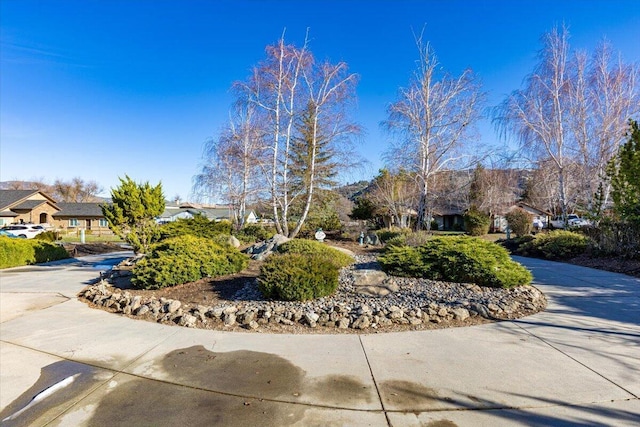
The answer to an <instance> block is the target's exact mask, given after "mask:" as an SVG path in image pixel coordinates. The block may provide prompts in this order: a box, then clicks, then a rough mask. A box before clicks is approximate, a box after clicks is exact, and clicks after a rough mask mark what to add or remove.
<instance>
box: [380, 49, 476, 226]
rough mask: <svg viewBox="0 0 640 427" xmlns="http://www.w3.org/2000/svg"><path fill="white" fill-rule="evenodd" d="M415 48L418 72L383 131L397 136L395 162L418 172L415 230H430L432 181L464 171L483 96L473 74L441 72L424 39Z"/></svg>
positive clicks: (391, 108) (393, 107)
mask: <svg viewBox="0 0 640 427" xmlns="http://www.w3.org/2000/svg"><path fill="white" fill-rule="evenodd" d="M416 44H417V47H418V51H419V54H420V57H419V62H418V69H417V70H416V71H415V74H414V78H413V79H412V80H411V81H410V83H409V86H408V87H407V88H403V89H400V92H399V95H398V100H397V101H396V102H394V103H392V104H391V105H390V106H389V108H388V117H389V118H388V119H387V120H386V121H385V122H383V126H384V127H385V128H386V129H387V130H389V131H390V132H391V133H392V134H393V135H394V136H396V137H397V140H396V141H395V143H394V144H393V146H392V151H391V152H390V154H389V158H390V160H391V161H392V162H393V163H394V164H395V165H396V166H399V167H403V168H404V169H406V170H407V171H410V172H415V173H416V176H417V179H418V185H419V186H420V197H419V202H418V207H417V211H418V218H417V221H416V228H417V229H423V228H426V229H427V230H428V229H430V219H431V216H432V210H433V202H434V198H433V196H432V192H431V189H430V186H431V185H432V180H433V178H434V177H435V175H436V174H437V173H438V172H440V171H442V170H444V169H445V168H454V167H456V164H458V166H460V163H461V160H462V159H463V158H465V157H466V156H465V155H464V153H463V150H462V149H463V147H464V146H465V144H466V143H467V142H469V141H471V140H473V136H474V135H473V132H472V128H473V124H474V123H475V122H476V121H477V120H478V119H479V117H480V112H479V111H480V106H481V104H482V102H483V100H484V95H483V93H482V92H481V90H480V85H479V84H478V82H477V80H476V77H475V76H474V74H473V72H472V71H471V70H465V71H464V72H463V73H462V74H461V75H460V76H458V77H454V76H451V75H449V74H446V73H442V72H441V71H440V64H439V63H438V60H437V58H436V55H435V53H434V51H433V49H432V48H431V46H430V44H429V43H426V42H423V40H422V37H419V38H417V39H416ZM468 164H469V163H467V165H466V166H468Z"/></svg>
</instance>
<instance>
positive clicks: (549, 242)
mask: <svg viewBox="0 0 640 427" xmlns="http://www.w3.org/2000/svg"><path fill="white" fill-rule="evenodd" d="M588 245H589V238H587V237H586V236H583V235H582V234H579V233H576V232H574V231H566V230H554V231H551V232H549V233H545V234H538V235H537V236H536V237H535V239H533V240H530V241H528V242H526V243H524V244H522V245H521V246H520V249H519V252H520V253H522V255H525V256H533V257H538V258H546V259H550V260H563V259H569V258H573V257H576V256H578V255H580V254H582V253H584V251H585V250H586V249H587V246H588Z"/></svg>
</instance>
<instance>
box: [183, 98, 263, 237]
mask: <svg viewBox="0 0 640 427" xmlns="http://www.w3.org/2000/svg"><path fill="white" fill-rule="evenodd" d="M254 108H255V107H254V106H253V105H250V104H249V105H247V104H243V103H238V104H237V105H236V106H235V108H234V109H233V111H232V114H231V117H230V120H229V123H228V125H227V126H226V127H225V128H224V129H223V130H222V132H221V133H220V135H219V136H218V138H217V139H210V140H208V141H207V142H206V143H205V147H204V155H203V157H204V159H205V163H204V165H203V166H202V169H201V172H200V174H198V175H196V176H195V178H194V189H195V190H196V191H199V192H204V193H205V194H208V195H211V194H214V195H216V196H217V197H218V198H221V199H222V200H224V201H225V203H227V204H228V205H229V207H230V209H231V212H232V215H233V218H234V223H235V225H236V226H237V227H238V228H242V226H243V225H244V221H245V218H246V210H247V203H249V202H251V201H253V200H254V199H255V197H256V195H257V194H258V193H259V192H260V191H262V190H263V188H262V187H261V183H262V181H263V180H262V170H263V169H262V167H263V163H264V142H263V138H262V133H261V132H262V129H261V127H260V126H259V123H258V121H257V120H258V119H257V117H256V114H255V112H254Z"/></svg>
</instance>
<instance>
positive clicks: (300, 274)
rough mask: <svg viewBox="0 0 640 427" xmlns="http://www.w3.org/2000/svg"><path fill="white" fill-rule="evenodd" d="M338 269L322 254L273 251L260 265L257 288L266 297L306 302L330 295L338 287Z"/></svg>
mask: <svg viewBox="0 0 640 427" xmlns="http://www.w3.org/2000/svg"><path fill="white" fill-rule="evenodd" d="M338 271H339V269H338V267H337V266H336V264H334V263H332V262H331V260H329V259H327V258H325V257H314V256H309V255H306V254H297V253H287V254H275V255H271V256H270V257H269V258H267V260H266V261H265V262H264V264H263V265H262V267H261V268H260V275H259V276H258V288H259V289H260V291H261V292H262V294H263V295H264V296H265V297H266V298H270V299H278V300H284V301H307V300H311V299H315V298H321V297H324V296H328V295H331V294H333V293H334V292H335V291H336V289H337V288H338Z"/></svg>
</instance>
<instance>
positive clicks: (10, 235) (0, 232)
mask: <svg viewBox="0 0 640 427" xmlns="http://www.w3.org/2000/svg"><path fill="white" fill-rule="evenodd" d="M0 236H5V237H10V238H12V239H17V238H18V236H14V235H13V234H11V233H9V232H8V231H6V230H0Z"/></svg>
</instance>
